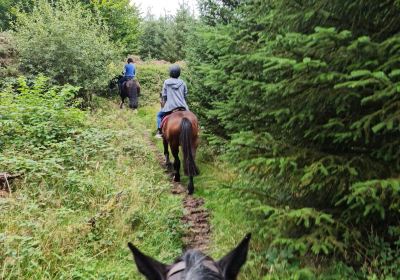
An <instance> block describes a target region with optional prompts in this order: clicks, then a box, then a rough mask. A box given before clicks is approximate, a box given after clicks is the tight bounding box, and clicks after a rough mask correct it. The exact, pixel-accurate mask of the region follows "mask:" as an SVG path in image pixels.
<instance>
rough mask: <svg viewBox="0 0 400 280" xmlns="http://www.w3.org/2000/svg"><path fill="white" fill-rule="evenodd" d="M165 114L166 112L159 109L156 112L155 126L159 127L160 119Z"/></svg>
mask: <svg viewBox="0 0 400 280" xmlns="http://www.w3.org/2000/svg"><path fill="white" fill-rule="evenodd" d="M165 115H166V113H165V112H163V111H160V112H158V113H157V128H160V127H161V120H162V118H163V117H164V116H165Z"/></svg>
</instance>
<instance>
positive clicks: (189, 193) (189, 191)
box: [188, 187, 194, 195]
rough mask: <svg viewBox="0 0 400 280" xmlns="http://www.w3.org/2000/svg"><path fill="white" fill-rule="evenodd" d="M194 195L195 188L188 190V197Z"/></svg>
mask: <svg viewBox="0 0 400 280" xmlns="http://www.w3.org/2000/svg"><path fill="white" fill-rule="evenodd" d="M193 193H194V188H193V187H189V188H188V195H192V194H193Z"/></svg>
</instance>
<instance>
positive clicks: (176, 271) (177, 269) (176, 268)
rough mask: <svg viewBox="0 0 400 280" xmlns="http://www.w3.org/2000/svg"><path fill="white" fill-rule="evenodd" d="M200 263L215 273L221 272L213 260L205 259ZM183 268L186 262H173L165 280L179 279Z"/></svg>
mask: <svg viewBox="0 0 400 280" xmlns="http://www.w3.org/2000/svg"><path fill="white" fill-rule="evenodd" d="M202 264H203V265H204V266H205V267H207V268H208V269H210V270H212V271H214V272H216V273H221V271H220V270H219V269H218V267H217V266H216V265H215V263H214V262H213V261H210V260H205V261H203V262H202ZM185 269H186V263H185V262H184V261H180V262H178V263H176V264H174V265H173V266H172V268H171V269H170V270H169V271H168V274H167V280H181V279H182V273H183V272H184V271H185Z"/></svg>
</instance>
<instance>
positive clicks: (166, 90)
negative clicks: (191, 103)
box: [161, 78, 189, 112]
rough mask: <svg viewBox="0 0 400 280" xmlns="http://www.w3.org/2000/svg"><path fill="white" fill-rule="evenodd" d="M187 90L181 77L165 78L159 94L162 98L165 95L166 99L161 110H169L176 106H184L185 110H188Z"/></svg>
mask: <svg viewBox="0 0 400 280" xmlns="http://www.w3.org/2000/svg"><path fill="white" fill-rule="evenodd" d="M187 92H188V90H187V87H186V84H185V82H184V81H182V80H181V79H175V78H170V79H168V80H165V82H164V85H163V88H162V92H161V96H162V97H163V98H164V99H165V97H167V101H166V102H165V105H164V108H162V110H161V111H163V112H171V111H172V110H174V109H176V108H178V107H184V108H186V110H189V107H188V105H187V104H186V96H187Z"/></svg>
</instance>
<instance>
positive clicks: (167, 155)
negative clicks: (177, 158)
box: [163, 137, 172, 170]
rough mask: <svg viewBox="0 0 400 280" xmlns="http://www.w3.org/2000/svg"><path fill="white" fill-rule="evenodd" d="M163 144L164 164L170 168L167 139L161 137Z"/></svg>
mask: <svg viewBox="0 0 400 280" xmlns="http://www.w3.org/2000/svg"><path fill="white" fill-rule="evenodd" d="M163 145H164V156H165V165H166V166H167V169H168V170H171V167H172V164H171V161H170V160H169V150H168V141H167V140H166V139H165V138H164V137H163Z"/></svg>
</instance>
